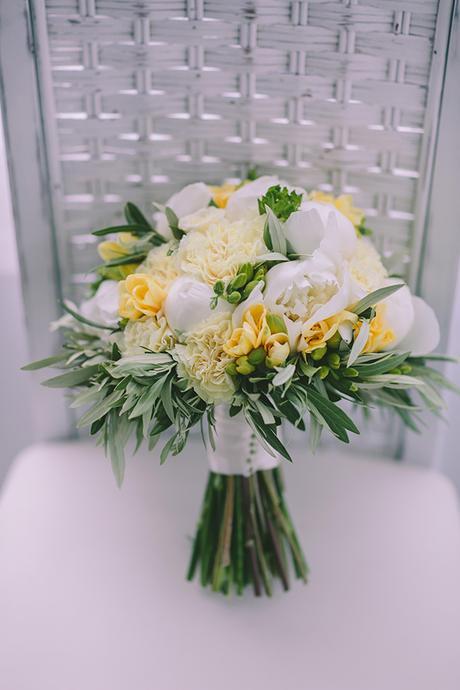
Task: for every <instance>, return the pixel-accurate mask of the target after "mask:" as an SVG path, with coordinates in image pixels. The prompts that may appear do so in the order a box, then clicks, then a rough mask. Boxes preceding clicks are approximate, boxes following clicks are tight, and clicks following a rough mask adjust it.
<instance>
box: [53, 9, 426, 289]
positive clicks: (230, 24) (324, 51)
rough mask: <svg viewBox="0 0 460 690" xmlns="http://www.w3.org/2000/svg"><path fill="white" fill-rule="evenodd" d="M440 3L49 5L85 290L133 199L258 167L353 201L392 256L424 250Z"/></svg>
mask: <svg viewBox="0 0 460 690" xmlns="http://www.w3.org/2000/svg"><path fill="white" fill-rule="evenodd" d="M437 4H438V3H437V2H435V1H434V0H401V1H400V2H393V1H392V0H385V2H382V1H381V0H366V1H365V2H355V1H354V0H350V1H345V2H339V1H331V2H322V1H311V2H297V1H294V2H292V1H288V0H252V1H251V0H233V1H232V2H227V1H224V0H189V1H188V2H186V1H185V0H169V1H168V0H145V1H144V0H136V1H133V2H126V1H125V0H46V3H45V5H46V11H47V22H48V37H49V50H50V58H51V65H52V90H53V97H54V111H55V118H54V119H53V121H52V122H51V123H48V126H49V127H50V128H51V130H52V131H51V134H52V135H53V136H54V137H55V139H56V140H57V151H58V156H59V176H60V182H61V195H60V196H59V197H58V200H57V204H58V206H59V208H58V211H59V214H58V215H59V216H60V217H61V224H62V228H60V232H62V236H61V240H62V239H63V241H61V245H63V247H64V249H63V261H65V262H66V264H67V267H68V268H70V273H71V274H72V275H73V279H72V282H73V286H78V285H79V284H81V283H83V282H85V280H87V276H86V272H87V270H88V268H89V267H90V266H91V265H94V261H95V254H94V247H93V246H92V245H91V244H90V240H91V238H90V237H89V236H88V230H90V229H91V228H94V227H97V226H102V225H107V224H108V223H110V222H111V221H112V220H115V219H116V218H117V214H118V215H119V212H120V207H121V206H122V203H123V202H124V201H125V200H127V199H131V200H133V201H135V202H138V203H139V204H140V205H141V206H142V207H143V208H144V209H145V210H146V211H148V212H151V210H152V207H151V201H152V199H153V198H155V199H156V200H158V201H162V200H165V199H166V198H167V197H168V196H169V195H170V194H171V193H172V192H174V191H175V190H176V189H177V188H179V187H180V186H182V185H184V184H185V183H187V182H190V181H193V180H197V179H201V180H204V181H208V182H217V181H220V180H221V179H223V178H242V177H244V176H245V173H246V172H247V170H248V168H249V167H251V166H253V165H254V164H257V166H258V169H259V171H260V172H261V173H278V174H279V175H280V176H282V177H283V178H284V179H286V180H288V181H292V182H296V183H297V184H300V185H302V186H305V187H306V188H308V189H311V188H313V187H315V188H320V189H323V190H326V191H329V190H330V191H332V192H334V193H336V194H338V193H342V192H347V193H352V194H353V195H354V197H355V201H356V203H357V205H359V206H361V207H363V208H364V209H366V213H367V215H368V217H369V224H370V225H371V226H372V227H373V228H374V229H375V230H376V240H377V243H378V244H379V246H380V249H381V250H382V251H384V252H385V253H391V252H395V251H398V252H399V251H400V250H404V251H407V252H410V250H411V246H412V242H413V220H414V210H415V203H416V197H417V188H418V180H419V169H420V166H421V164H422V163H421V161H423V157H422V156H421V154H422V153H423V150H424V146H425V143H426V142H425V139H426V137H427V136H428V133H424V123H425V116H426V104H427V94H428V84H429V80H430V68H431V55H432V50H433V40H434V34H435V29H436V18H437ZM64 287H65V290H66V292H67V293H69V292H70V291H71V289H70V288H71V286H64Z"/></svg>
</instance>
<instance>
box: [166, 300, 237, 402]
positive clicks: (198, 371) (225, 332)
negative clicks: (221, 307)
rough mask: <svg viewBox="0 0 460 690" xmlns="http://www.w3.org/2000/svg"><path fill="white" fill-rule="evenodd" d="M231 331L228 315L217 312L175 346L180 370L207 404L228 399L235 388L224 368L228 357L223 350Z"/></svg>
mask: <svg viewBox="0 0 460 690" xmlns="http://www.w3.org/2000/svg"><path fill="white" fill-rule="evenodd" d="M231 334H232V323H231V315H230V314H228V313H217V314H213V315H212V316H211V317H210V318H209V319H207V320H206V321H204V322H202V323H201V324H200V326H199V327H198V328H197V329H196V330H194V331H192V332H190V333H187V337H186V340H185V344H184V345H176V349H175V351H176V354H177V358H178V360H179V364H180V372H181V373H182V375H183V376H184V377H185V378H187V379H188V380H189V381H190V383H191V384H192V386H193V388H194V389H195V391H196V392H197V393H198V395H199V396H200V397H201V398H203V400H205V401H206V402H208V403H224V402H230V400H231V399H232V396H233V393H234V391H235V387H234V384H233V381H232V379H231V377H230V376H229V375H228V374H227V373H226V371H225V367H226V366H227V364H229V363H230V362H231V361H232V358H231V357H230V356H229V355H227V354H226V353H225V352H224V349H223V346H224V344H225V343H226V342H227V340H228V339H229V338H230V336H231Z"/></svg>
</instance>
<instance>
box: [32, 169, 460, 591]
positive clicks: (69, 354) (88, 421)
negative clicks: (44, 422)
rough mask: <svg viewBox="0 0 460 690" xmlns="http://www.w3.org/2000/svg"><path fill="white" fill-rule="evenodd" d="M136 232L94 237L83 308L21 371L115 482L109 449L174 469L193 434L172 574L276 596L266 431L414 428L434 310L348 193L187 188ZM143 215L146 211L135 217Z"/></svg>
mask: <svg viewBox="0 0 460 690" xmlns="http://www.w3.org/2000/svg"><path fill="white" fill-rule="evenodd" d="M155 209H156V212H155V213H154V214H153V217H152V218H151V219H148V218H146V217H145V216H144V215H143V213H142V212H141V211H140V210H139V209H138V208H137V207H136V206H135V205H133V204H131V203H128V204H127V205H126V207H125V217H126V223H125V224H123V225H120V226H117V227H108V228H104V229H102V230H97V231H96V232H94V235H96V236H97V237H103V236H108V237H109V238H110V239H105V240H104V241H102V242H101V243H100V244H99V246H98V250H99V254H100V256H101V258H102V261H103V264H102V265H101V266H99V267H98V268H97V280H96V282H95V283H94V284H93V285H92V296H90V297H89V299H87V300H86V301H84V302H83V303H82V304H80V305H79V307H77V306H76V305H74V304H70V303H66V304H65V305H64V308H65V311H66V312H67V313H66V315H65V316H64V317H63V318H62V319H60V320H59V321H58V322H57V323H56V324H55V326H57V327H60V328H63V329H65V335H64V345H63V348H62V351H61V352H60V353H59V354H57V355H55V356H54V357H50V358H48V359H46V360H41V361H40V362H35V363H33V364H31V365H28V367H26V368H28V369H37V368H40V367H45V366H55V365H56V366H58V367H62V368H63V369H64V370H65V371H64V373H61V374H60V375H58V376H55V377H54V378H51V379H49V380H48V381H45V385H47V386H51V387H65V388H73V389H75V391H76V394H75V397H74V399H73V402H72V407H80V406H84V407H85V411H84V414H83V416H82V417H81V419H80V422H79V424H80V425H81V426H88V427H89V428H90V433H91V434H92V435H96V436H97V437H98V440H99V443H101V444H102V445H103V446H104V447H105V449H106V452H107V453H108V454H109V455H110V458H111V462H112V466H113V471H114V473H115V476H116V479H117V481H118V483H119V484H121V482H122V479H123V474H124V468H125V459H124V453H123V449H124V447H125V446H126V444H127V442H128V440H129V439H130V437H131V436H132V435H134V437H135V444H136V449H137V447H139V445H140V444H141V443H142V441H143V440H146V441H147V443H148V446H149V448H150V449H152V448H153V447H154V446H155V444H156V443H157V441H158V440H159V439H160V437H163V435H164V434H165V432H166V434H165V439H166V441H165V443H164V445H163V447H162V449H161V453H160V460H161V463H163V462H164V461H165V460H166V458H167V457H168V455H169V454H172V455H177V454H178V453H180V452H181V451H182V450H183V449H184V446H185V445H186V442H187V438H188V435H189V432H190V430H191V429H192V428H193V427H194V426H195V425H199V426H200V428H201V434H202V438H203V441H204V443H205V446H206V448H207V455H208V459H209V464H210V474H209V480H208V483H207V487H206V491H205V495H204V500H203V505H202V510H201V515H200V518H199V522H198V527H197V531H196V535H195V539H194V543H193V549H192V556H191V562H190V567H189V571H188V577H189V578H190V579H192V578H193V577H194V575H195V573H196V572H197V571H198V570H199V572H200V580H201V583H202V585H203V586H207V585H210V586H211V587H212V589H213V590H214V591H220V592H224V593H228V592H230V591H232V590H234V591H236V592H237V593H238V594H241V593H242V591H243V589H244V588H245V586H247V585H252V586H253V588H254V592H255V594H256V595H260V594H262V593H263V592H265V593H266V594H267V595H270V594H271V593H272V587H273V582H272V581H273V578H279V579H280V581H281V583H282V586H283V587H284V589H288V588H289V577H290V568H289V566H288V561H289V560H292V563H293V570H294V574H295V575H296V576H297V577H299V578H301V579H303V580H306V578H307V565H306V561H305V558H304V555H303V553H302V549H301V546H300V543H299V539H298V537H297V535H296V532H295V529H294V526H293V523H292V520H291V517H290V515H289V511H288V509H287V506H286V500H285V496H284V489H283V481H282V476H281V469H280V463H281V461H282V460H288V461H289V460H290V456H289V452H288V449H287V448H286V446H285V444H284V442H283V436H282V431H281V425H282V422H283V421H287V422H290V423H291V424H293V425H294V426H295V427H297V428H298V429H301V430H306V431H308V436H309V442H310V447H311V449H312V450H314V449H315V448H316V446H317V445H318V442H319V440H320V436H321V432H322V431H323V430H324V429H326V430H327V431H328V432H330V433H331V434H333V435H334V436H336V437H337V438H338V439H340V440H341V441H343V442H345V443H348V441H349V433H350V432H351V433H353V434H357V433H359V432H358V429H357V427H356V425H355V423H354V421H353V420H352V419H351V418H350V416H349V415H348V414H347V413H346V412H345V411H344V410H343V409H342V408H341V407H340V403H341V402H342V401H349V402H351V403H353V404H354V405H355V406H356V407H361V408H364V410H369V409H370V408H391V409H392V410H394V411H395V413H396V414H397V415H399V417H400V418H401V419H402V421H403V422H404V423H405V424H406V425H407V426H409V427H410V428H412V429H417V425H418V423H419V419H418V414H419V412H420V411H421V410H422V409H428V410H431V411H434V412H437V411H438V410H439V409H440V408H441V406H442V400H441V398H440V396H439V393H438V389H440V388H443V387H447V386H449V383H448V382H447V381H446V379H445V378H444V377H443V376H442V375H441V374H440V373H439V372H438V371H437V370H436V369H434V368H432V367H431V366H429V365H428V363H429V360H435V359H441V358H442V357H441V356H434V355H429V354H428V353H430V352H431V351H432V350H433V349H434V348H435V347H436V346H437V344H438V340H439V327H438V323H437V319H436V316H435V314H434V313H433V310H432V309H431V308H430V307H429V306H428V305H427V304H426V303H425V302H424V301H423V300H422V299H420V298H419V297H415V296H413V295H412V294H411V292H410V290H409V288H408V287H407V285H405V284H404V282H403V281H402V280H401V279H399V278H397V277H391V276H390V275H389V274H388V272H387V270H386V268H385V266H384V264H383V263H382V260H381V258H380V256H379V254H378V252H377V251H376V249H375V247H374V246H373V245H372V243H371V241H370V240H369V238H368V235H369V234H370V231H369V230H368V229H367V228H366V226H365V218H364V213H363V211H361V210H360V209H358V208H355V207H354V206H353V202H352V199H351V197H349V196H340V197H338V198H334V197H333V196H331V195H329V194H325V193H323V192H318V191H316V192H312V193H310V194H308V193H307V192H306V191H305V190H304V189H301V188H297V187H292V186H290V185H288V184H286V183H284V182H282V181H280V180H278V179H277V178H274V177H260V178H258V179H251V180H245V181H244V182H242V183H241V184H238V185H235V184H224V185H223V186H221V187H211V186H208V185H206V184H203V183H201V182H198V183H195V184H190V185H188V186H186V187H185V188H184V189H182V190H181V191H180V192H178V193H177V194H174V195H173V196H172V197H171V198H170V199H169V201H168V202H167V204H166V205H165V206H161V205H159V204H155ZM152 211H153V208H152Z"/></svg>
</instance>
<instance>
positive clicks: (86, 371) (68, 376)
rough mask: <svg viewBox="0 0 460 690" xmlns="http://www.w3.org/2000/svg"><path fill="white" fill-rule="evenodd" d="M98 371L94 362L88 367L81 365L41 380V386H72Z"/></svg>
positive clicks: (83, 381) (78, 384)
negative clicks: (78, 367)
mask: <svg viewBox="0 0 460 690" xmlns="http://www.w3.org/2000/svg"><path fill="white" fill-rule="evenodd" d="M98 371H99V365H98V364H94V365H93V366H90V367H81V368H80V369H75V370H73V371H68V372H66V373H65V374H61V375H60V376H54V377H53V378H52V379H48V380H47V381H43V383H42V386H46V387H47V388H72V387H73V386H80V385H81V384H82V383H85V382H86V381H89V379H90V378H91V377H92V376H94V375H95V374H96V373H97V372H98Z"/></svg>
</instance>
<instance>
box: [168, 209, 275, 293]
mask: <svg viewBox="0 0 460 690" xmlns="http://www.w3.org/2000/svg"><path fill="white" fill-rule="evenodd" d="M263 228H264V218H263V217H262V216H260V215H256V214H255V213H254V214H250V215H248V216H246V217H245V218H243V219H241V220H237V221H234V222H232V221H230V220H229V219H228V218H226V217H225V216H222V217H221V219H220V220H218V221H216V222H215V223H211V224H210V225H209V227H207V228H206V230H205V231H201V230H200V231H198V230H192V231H191V232H190V233H189V234H188V235H187V236H186V237H184V238H183V239H182V240H181V243H180V245H179V250H178V256H177V258H178V262H179V265H180V268H181V270H182V271H183V272H184V273H187V274H190V275H193V276H194V277H195V278H197V279H198V280H201V281H203V282H205V283H207V284H208V285H214V283H215V282H216V280H229V279H231V278H233V277H234V276H235V275H236V273H237V271H238V268H239V266H241V264H243V263H246V262H251V263H252V262H254V261H255V259H256V257H257V256H259V255H260V254H263V253H264V252H266V247H265V245H264V242H263Z"/></svg>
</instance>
